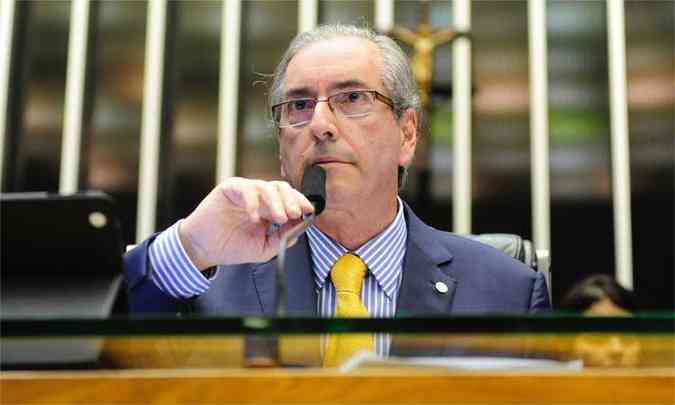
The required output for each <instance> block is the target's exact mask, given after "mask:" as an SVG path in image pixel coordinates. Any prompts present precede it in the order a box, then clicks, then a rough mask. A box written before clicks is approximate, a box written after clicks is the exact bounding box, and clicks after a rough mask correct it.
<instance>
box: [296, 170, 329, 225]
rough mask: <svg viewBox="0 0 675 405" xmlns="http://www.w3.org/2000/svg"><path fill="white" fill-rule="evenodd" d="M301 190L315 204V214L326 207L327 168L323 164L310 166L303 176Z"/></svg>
mask: <svg viewBox="0 0 675 405" xmlns="http://www.w3.org/2000/svg"><path fill="white" fill-rule="evenodd" d="M300 192H301V193H302V194H304V195H305V197H307V199H308V200H309V202H311V203H312V205H313V206H314V216H317V215H319V214H321V213H322V212H323V209H324V208H326V170H324V168H323V167H321V166H310V167H309V168H308V169H307V170H306V171H305V174H304V175H303V176H302V184H301V186H300Z"/></svg>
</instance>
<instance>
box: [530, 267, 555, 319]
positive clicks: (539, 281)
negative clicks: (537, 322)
mask: <svg viewBox="0 0 675 405" xmlns="http://www.w3.org/2000/svg"><path fill="white" fill-rule="evenodd" d="M550 309H551V303H550V301H549V299H548V288H547V286H546V278H545V277H544V275H543V274H542V273H537V276H536V278H535V280H534V285H533V287H532V295H531V296H530V310H529V312H530V313H537V312H544V311H548V310H550Z"/></svg>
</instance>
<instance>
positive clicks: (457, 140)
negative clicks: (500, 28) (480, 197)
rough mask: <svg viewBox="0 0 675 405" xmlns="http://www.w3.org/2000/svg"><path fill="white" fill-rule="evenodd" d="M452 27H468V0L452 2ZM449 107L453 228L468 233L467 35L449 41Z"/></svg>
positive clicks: (469, 4) (468, 130)
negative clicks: (451, 86) (451, 129)
mask: <svg viewBox="0 0 675 405" xmlns="http://www.w3.org/2000/svg"><path fill="white" fill-rule="evenodd" d="M453 6H454V15H455V23H454V26H455V30H457V31H459V32H469V30H470V29H471V2H470V0H455V1H454V3H453ZM452 85H453V88H454V97H453V100H452V111H453V115H454V121H455V125H454V128H453V132H454V141H453V142H454V145H453V149H454V153H453V155H454V159H453V166H454V167H453V171H454V182H453V192H452V206H453V230H454V231H455V232H457V233H460V234H469V233H471V43H470V42H469V39H468V38H467V37H460V38H457V39H456V40H455V41H454V43H453V45H452Z"/></svg>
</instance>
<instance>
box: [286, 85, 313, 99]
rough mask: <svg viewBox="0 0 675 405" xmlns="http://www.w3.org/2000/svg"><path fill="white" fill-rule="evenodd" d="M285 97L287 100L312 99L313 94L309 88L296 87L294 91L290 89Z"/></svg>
mask: <svg viewBox="0 0 675 405" xmlns="http://www.w3.org/2000/svg"><path fill="white" fill-rule="evenodd" d="M285 96H286V98H287V99H289V98H301V97H302V98H304V97H312V92H311V91H310V89H309V87H296V88H294V89H289V90H288V91H287V92H286V94H285Z"/></svg>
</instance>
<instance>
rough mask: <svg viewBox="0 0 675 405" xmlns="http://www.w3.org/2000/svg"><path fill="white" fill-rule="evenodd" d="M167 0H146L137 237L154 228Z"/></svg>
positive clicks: (141, 238) (146, 234) (141, 236)
mask: <svg viewBox="0 0 675 405" xmlns="http://www.w3.org/2000/svg"><path fill="white" fill-rule="evenodd" d="M165 29H166V0H149V2H148V20H147V30H146V41H145V71H144V73H143V74H144V78H143V82H144V83H143V116H142V119H141V150H140V162H139V163H140V168H139V170H140V173H139V184H138V214H137V220H136V241H138V242H140V241H142V240H143V239H145V238H147V237H148V236H150V234H152V232H154V231H155V222H156V211H157V179H158V171H159V147H160V133H161V125H162V123H161V118H162V82H163V78H164V63H163V62H164V45H165V44H164V40H165Z"/></svg>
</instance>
